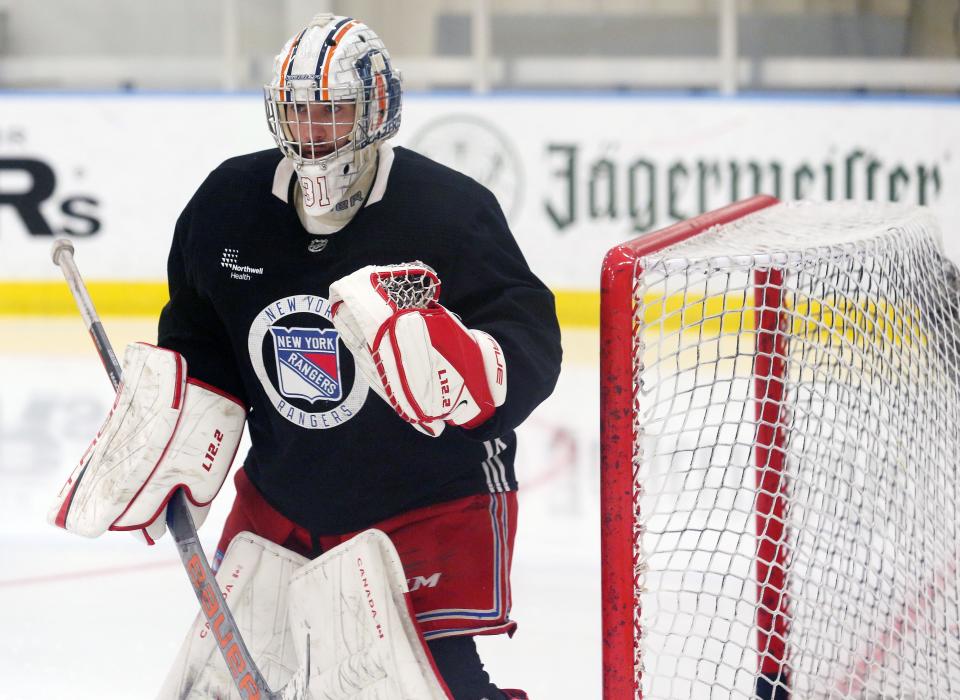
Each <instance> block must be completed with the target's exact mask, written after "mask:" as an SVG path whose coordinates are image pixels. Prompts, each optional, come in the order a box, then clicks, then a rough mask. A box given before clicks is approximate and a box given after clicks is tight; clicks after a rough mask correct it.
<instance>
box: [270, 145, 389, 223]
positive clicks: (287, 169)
mask: <svg viewBox="0 0 960 700" xmlns="http://www.w3.org/2000/svg"><path fill="white" fill-rule="evenodd" d="M377 150H378V155H379V156H380V157H379V159H378V160H377V176H376V178H375V179H374V181H373V187H371V188H370V196H369V197H367V201H366V203H365V204H364V205H363V206H365V207H369V206H370V205H371V204H376V203H377V202H379V201H380V200H381V199H383V193H384V192H386V191H387V179H388V178H389V177H390V170H391V168H393V144H391V143H390V142H389V141H382V142H381V143H380V144H379V146H378V147H377ZM294 177H296V172H294V170H293V161H292V160H290V159H289V158H281V159H280V162H279V163H278V164H277V169H276V170H275V171H274V173H273V189H272V190H271V191H272V192H273V196H274V197H276V198H277V199H279V200H280V201H282V202H286V203H288V204H289V202H290V198H289V194H290V184H291V183H290V180H292V179H293V178H294Z"/></svg>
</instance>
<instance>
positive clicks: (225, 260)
mask: <svg viewBox="0 0 960 700" xmlns="http://www.w3.org/2000/svg"><path fill="white" fill-rule="evenodd" d="M239 255H240V250H239V249H237V248H224V249H223V255H222V256H220V267H225V268H227V269H228V270H230V277H231V278H232V279H235V280H249V279H251V275H262V274H263V268H262V267H250V266H249V265H240V264H239V263H238V262H237V261H238V259H239Z"/></svg>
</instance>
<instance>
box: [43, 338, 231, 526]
mask: <svg viewBox="0 0 960 700" xmlns="http://www.w3.org/2000/svg"><path fill="white" fill-rule="evenodd" d="M245 419H246V410H245V409H244V408H243V406H242V405H240V403H239V402H238V401H237V400H236V399H234V398H232V397H229V396H227V395H226V394H223V393H221V392H219V391H218V390H216V389H214V388H213V387H210V386H207V385H205V384H203V383H201V382H199V381H197V380H194V379H189V378H188V377H187V363H186V360H184V358H183V356H182V355H180V353H177V352H174V351H172V350H166V349H164V348H158V347H154V346H152V345H147V344H146V343H132V344H130V345H129V346H127V351H126V354H125V355H124V358H123V383H122V385H121V386H120V390H119V392H118V393H117V399H116V401H115V403H114V405H113V408H112V409H111V411H110V414H109V415H108V416H107V419H106V422H105V423H104V424H103V427H102V428H101V429H100V432H99V433H97V437H96V438H94V440H93V443H92V444H91V445H90V447H89V448H87V451H86V453H85V454H84V455H83V457H82V459H81V460H80V464H79V465H78V466H77V468H76V469H75V470H74V472H73V474H71V475H70V478H69V479H67V482H66V484H64V486H63V488H62V489H61V490H60V493H59V494H58V495H57V499H56V501H55V502H54V504H53V507H52V508H51V509H50V512H49V515H48V520H49V521H50V522H51V523H53V524H54V525H57V526H59V527H62V528H64V529H66V530H70V531H71V532H76V533H77V534H79V535H83V536H85V537H97V536H99V535H101V534H103V532H105V531H106V530H130V531H139V532H142V534H143V537H144V539H145V540H146V541H147V542H148V543H149V544H153V542H154V540H156V539H158V538H159V537H160V536H162V535H163V533H164V532H166V529H167V528H166V517H165V514H166V505H167V502H168V501H169V500H170V497H171V496H172V495H173V492H174V491H175V490H176V489H177V488H181V487H182V488H183V490H184V491H185V492H186V495H187V502H188V505H189V507H190V512H191V515H192V516H193V520H194V522H195V523H196V525H197V527H200V525H201V524H202V522H203V520H204V518H206V514H207V510H208V509H209V506H210V502H211V501H212V500H213V497H214V496H216V495H217V492H218V491H219V490H220V486H221V485H222V484H223V480H224V479H225V478H226V476H227V472H228V471H229V469H230V464H231V462H232V461H233V457H234V455H235V454H236V451H237V447H238V446H239V444H240V437H241V435H242V434H243V424H244V421H245Z"/></svg>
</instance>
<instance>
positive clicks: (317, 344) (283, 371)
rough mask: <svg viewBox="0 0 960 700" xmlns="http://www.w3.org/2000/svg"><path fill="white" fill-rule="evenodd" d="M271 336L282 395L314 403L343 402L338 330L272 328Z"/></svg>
mask: <svg viewBox="0 0 960 700" xmlns="http://www.w3.org/2000/svg"><path fill="white" fill-rule="evenodd" d="M270 333H271V334H272V335H273V347H274V352H275V353H276V358H277V380H278V382H279V384H280V393H281V394H283V395H284V396H286V397H288V398H298V399H306V400H307V401H310V402H311V403H313V402H314V401H339V400H340V399H341V398H343V386H342V385H341V383H340V351H339V343H338V342H337V341H338V338H339V334H338V333H337V331H336V329H334V328H327V329H324V330H321V329H319V328H283V327H280V326H272V327H271V328H270Z"/></svg>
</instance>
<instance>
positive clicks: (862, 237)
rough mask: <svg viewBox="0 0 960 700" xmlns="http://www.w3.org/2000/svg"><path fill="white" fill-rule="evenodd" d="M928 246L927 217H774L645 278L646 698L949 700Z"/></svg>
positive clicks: (641, 555)
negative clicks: (780, 695) (761, 678)
mask: <svg viewBox="0 0 960 700" xmlns="http://www.w3.org/2000/svg"><path fill="white" fill-rule="evenodd" d="M937 236H938V234H937V231H936V224H935V222H934V221H933V219H932V218H931V217H930V216H929V215H928V214H926V213H925V212H923V211H922V210H916V209H913V210H908V209H905V208H898V207H895V206H881V205H876V206H872V205H871V206H869V207H866V206H864V205H853V204H829V205H828V204H822V205H811V204H806V205H793V206H786V205H780V206H777V207H773V208H771V209H767V210H764V211H761V212H759V213H757V214H753V215H751V216H748V217H746V218H744V219H742V220H740V221H738V222H736V223H734V224H730V225H727V226H723V227H719V228H716V229H713V230H711V231H708V232H706V233H704V234H703V235H700V236H696V237H694V238H693V239H690V240H688V241H687V242H684V243H682V244H679V245H676V246H674V247H672V248H668V249H666V250H664V251H661V252H660V253H658V254H656V255H654V256H649V257H647V258H645V259H642V260H640V261H639V268H640V269H641V270H642V272H641V273H640V274H638V275H637V277H636V281H635V301H636V309H637V311H636V315H635V324H636V325H635V327H636V328H637V329H638V332H637V334H636V336H635V343H636V347H635V360H636V369H635V378H634V385H635V387H636V390H635V391H636V393H635V408H636V410H635V417H636V418H635V419H636V421H637V425H636V434H637V436H638V444H636V445H635V447H634V454H635V465H634V468H635V472H634V473H635V484H634V488H635V500H636V503H635V505H636V508H637V510H638V512H639V514H640V515H639V520H638V521H637V522H636V523H635V529H636V535H637V538H636V543H637V544H636V547H637V549H636V553H635V563H636V565H637V567H638V569H639V570H640V571H641V572H642V573H641V575H640V577H639V581H640V589H639V590H638V591H637V595H638V597H639V600H640V603H641V604H640V609H639V610H638V611H637V618H636V619H635V625H637V627H638V630H640V631H641V636H642V640H641V643H640V647H639V657H638V658H637V664H638V669H639V668H640V667H641V666H642V669H643V670H642V684H641V685H642V692H643V697H645V698H698V699H700V698H709V699H713V698H753V697H757V696H759V697H774V696H775V694H776V692H777V689H779V690H780V692H784V691H786V690H787V689H788V688H789V692H790V693H791V696H792V697H796V698H881V697H882V698H913V697H917V698H921V697H922V698H934V697H936V698H946V697H960V602H958V595H957V567H958V538H957V534H958V523H957V515H958V514H957V502H958V496H960V489H958V481H957V478H956V465H957V460H958V455H960V434H958V428H960V376H958V350H960V321H958V319H960V306H958V296H957V294H958V291H957V288H956V278H955V275H954V269H953V268H952V266H950V265H949V263H946V261H945V260H944V258H943V257H942V254H941V252H940V246H939V242H938V237H937ZM781 276H782V281H781ZM758 284H759V289H760V292H759V294H758V292H757V288H758ZM758 296H759V298H761V300H762V301H763V302H764V303H765V304H766V308H765V309H757V310H756V312H755V311H754V308H753V307H754V303H755V300H756V299H757V298H758ZM761 313H763V314H764V316H763V318H765V319H766V321H767V323H765V324H763V323H759V319H760V318H761ZM758 326H759V327H760V330H758ZM758 375H759V376H758ZM780 387H782V397H781V396H779V393H778V392H779V391H780ZM758 397H759V398H760V399H763V398H765V399H766V401H765V402H764V403H763V406H765V413H764V415H763V418H762V420H761V419H758V407H759V406H758V404H760V403H761V402H760V401H759V400H758ZM781 456H782V469H781V468H778V466H777V464H778V459H780V458H781ZM758 463H759V466H758ZM758 484H760V486H759V487H758ZM758 513H759V516H760V517H758ZM781 531H782V534H781ZM758 532H759V533H760V534H759V535H758ZM758 575H759V577H760V579H761V583H760V584H758ZM778 576H781V578H778ZM784 580H785V584H784V583H782V581H784ZM781 591H782V595H781ZM758 613H759V614H758ZM781 647H782V651H781ZM761 672H763V673H765V674H766V676H767V681H769V685H770V688H766V689H765V683H764V682H763V681H761V682H760V683H759V685H758V676H760V675H761ZM758 688H759V690H758Z"/></svg>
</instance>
